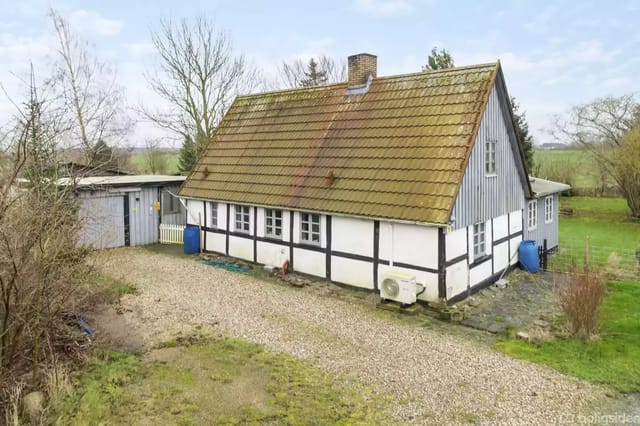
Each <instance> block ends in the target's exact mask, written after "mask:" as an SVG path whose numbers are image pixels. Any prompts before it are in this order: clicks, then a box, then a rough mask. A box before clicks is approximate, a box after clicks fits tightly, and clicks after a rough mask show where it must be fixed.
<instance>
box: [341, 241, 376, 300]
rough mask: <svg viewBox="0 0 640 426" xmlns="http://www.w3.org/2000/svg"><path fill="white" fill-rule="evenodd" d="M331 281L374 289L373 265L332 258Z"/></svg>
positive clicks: (342, 258) (359, 261)
mask: <svg viewBox="0 0 640 426" xmlns="http://www.w3.org/2000/svg"><path fill="white" fill-rule="evenodd" d="M371 232H373V229H372V231H371ZM331 279H332V280H333V281H337V282H339V283H343V284H349V285H352V286H355V287H361V288H368V289H373V264H372V263H371V262H364V261H361V260H354V259H346V258H344V257H337V256H331Z"/></svg>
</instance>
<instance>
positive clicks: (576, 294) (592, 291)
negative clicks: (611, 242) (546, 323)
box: [556, 264, 606, 340]
mask: <svg viewBox="0 0 640 426" xmlns="http://www.w3.org/2000/svg"><path fill="white" fill-rule="evenodd" d="M556 293H557V297H558V302H559V304H560V307H561V309H562V311H563V312H564V314H565V315H566V316H567V318H568V320H569V323H570V325H571V332H572V333H573V335H574V336H577V337H579V338H582V339H584V340H587V339H589V338H590V337H591V336H592V335H593V334H594V333H595V332H596V331H597V326H598V318H599V316H600V306H601V305H602V301H603V300H604V296H605V293H606V280H605V276H604V274H602V273H601V272H600V271H599V270H598V269H592V268H590V267H589V265H588V264H586V265H585V266H584V267H577V266H574V267H573V268H571V270H570V271H569V272H568V273H566V274H559V275H557V276H556Z"/></svg>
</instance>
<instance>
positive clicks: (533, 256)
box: [518, 240, 540, 273]
mask: <svg viewBox="0 0 640 426" xmlns="http://www.w3.org/2000/svg"><path fill="white" fill-rule="evenodd" d="M518 251H519V253H518V254H519V255H520V267H521V268H522V269H524V270H525V271H529V272H533V273H535V272H538V269H539V268H540V257H539V255H538V244H537V243H536V242H535V241H534V240H524V241H522V242H521V243H520V247H519V249H518Z"/></svg>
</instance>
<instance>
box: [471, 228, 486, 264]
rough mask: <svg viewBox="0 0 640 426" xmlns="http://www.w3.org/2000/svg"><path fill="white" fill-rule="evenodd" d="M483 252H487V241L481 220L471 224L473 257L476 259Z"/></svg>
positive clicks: (483, 253)
mask: <svg viewBox="0 0 640 426" xmlns="http://www.w3.org/2000/svg"><path fill="white" fill-rule="evenodd" d="M485 254H487V243H486V233H485V224H484V222H483V223H477V224H475V225H473V258H474V259H477V258H479V257H482V256H484V255H485Z"/></svg>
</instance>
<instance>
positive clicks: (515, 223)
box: [509, 210, 522, 235]
mask: <svg viewBox="0 0 640 426" xmlns="http://www.w3.org/2000/svg"><path fill="white" fill-rule="evenodd" d="M509 225H510V231H511V232H509V235H511V234H515V233H516V232H519V231H522V210H516V211H514V212H511V213H510V214H509Z"/></svg>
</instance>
